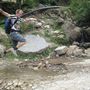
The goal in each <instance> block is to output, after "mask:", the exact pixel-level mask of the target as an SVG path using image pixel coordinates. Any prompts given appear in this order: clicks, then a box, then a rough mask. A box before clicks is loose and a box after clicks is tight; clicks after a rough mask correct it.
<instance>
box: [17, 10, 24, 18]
mask: <svg viewBox="0 0 90 90" xmlns="http://www.w3.org/2000/svg"><path fill="white" fill-rule="evenodd" d="M22 14H23V10H21V9H17V10H16V16H17V17H20V16H22Z"/></svg>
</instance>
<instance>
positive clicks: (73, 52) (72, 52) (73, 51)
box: [66, 45, 83, 56]
mask: <svg viewBox="0 0 90 90" xmlns="http://www.w3.org/2000/svg"><path fill="white" fill-rule="evenodd" d="M66 55H67V56H83V49H81V48H79V47H78V46H76V45H71V46H69V48H68V50H67V53H66Z"/></svg>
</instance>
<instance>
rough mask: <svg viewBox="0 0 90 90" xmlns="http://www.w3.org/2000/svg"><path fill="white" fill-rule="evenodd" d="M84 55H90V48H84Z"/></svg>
mask: <svg viewBox="0 0 90 90" xmlns="http://www.w3.org/2000/svg"><path fill="white" fill-rule="evenodd" d="M85 53H86V56H88V57H90V48H88V49H86V50H85Z"/></svg>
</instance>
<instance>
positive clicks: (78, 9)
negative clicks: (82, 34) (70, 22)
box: [70, 0, 90, 26]
mask: <svg viewBox="0 0 90 90" xmlns="http://www.w3.org/2000/svg"><path fill="white" fill-rule="evenodd" d="M70 9H71V11H72V13H73V15H74V19H75V20H76V21H77V22H78V24H79V25H80V26H83V25H86V24H87V25H88V24H89V25H90V1H89V0H71V3H70Z"/></svg>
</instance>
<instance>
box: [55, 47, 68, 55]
mask: <svg viewBox="0 0 90 90" xmlns="http://www.w3.org/2000/svg"><path fill="white" fill-rule="evenodd" d="M67 50H68V47H67V46H60V47H57V48H56V49H55V50H54V51H55V53H56V55H59V56H60V55H64V54H65V53H66V52H67Z"/></svg>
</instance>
